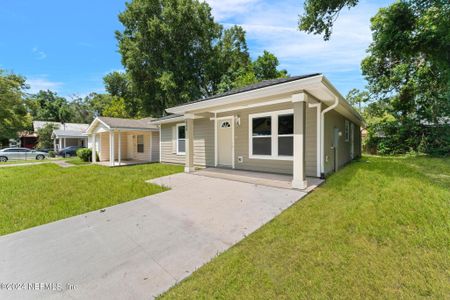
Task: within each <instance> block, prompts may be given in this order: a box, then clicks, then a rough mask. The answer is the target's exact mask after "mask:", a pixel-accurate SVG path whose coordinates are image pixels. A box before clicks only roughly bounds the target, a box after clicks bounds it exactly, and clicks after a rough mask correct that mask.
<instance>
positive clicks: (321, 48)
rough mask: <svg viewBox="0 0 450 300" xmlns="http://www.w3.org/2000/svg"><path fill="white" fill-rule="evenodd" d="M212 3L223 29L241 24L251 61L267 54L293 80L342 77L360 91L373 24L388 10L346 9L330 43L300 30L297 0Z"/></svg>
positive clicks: (368, 4) (365, 6) (368, 6)
mask: <svg viewBox="0 0 450 300" xmlns="http://www.w3.org/2000/svg"><path fill="white" fill-rule="evenodd" d="M208 3H210V5H211V6H212V7H213V14H214V16H215V17H216V19H219V21H221V22H222V24H224V25H225V26H231V25H234V24H238V25H241V26H242V27H243V28H244V29H245V30H246V32H247V41H248V43H249V49H250V52H251V55H252V57H254V58H255V57H256V56H258V55H260V54H261V53H262V52H263V50H268V51H270V52H272V53H274V54H275V55H276V56H277V57H278V58H279V60H280V66H281V67H282V68H285V69H287V70H288V72H289V73H290V74H292V75H297V74H306V73H310V72H313V73H315V72H321V73H325V74H326V75H329V74H334V75H335V76H334V77H338V76H339V75H338V74H340V73H342V75H344V74H345V76H348V77H349V78H350V77H351V78H352V80H353V81H356V83H355V85H356V86H360V85H362V83H363V78H362V76H361V72H360V63H361V60H362V59H363V58H364V57H365V55H366V49H367V48H368V46H369V44H370V42H371V40H372V37H371V31H370V18H371V17H372V16H374V15H375V14H376V12H377V11H378V8H379V7H380V6H386V3H380V2H376V3H373V2H368V1H364V0H362V1H361V2H360V3H359V4H358V5H357V6H356V7H354V8H352V9H351V10H347V9H344V10H343V11H342V12H341V13H340V16H339V18H338V19H337V21H336V22H335V25H334V28H333V34H332V36H331V39H330V40H329V41H324V40H323V38H322V36H318V35H313V34H307V33H305V32H300V31H299V30H298V29H297V28H298V15H299V14H301V13H302V10H303V5H302V3H301V2H300V1H298V0H286V1H283V2H280V1H277V2H275V1H258V0H225V1H220V0H217V1H216V0H209V1H208ZM350 72H351V74H350ZM342 92H345V91H342Z"/></svg>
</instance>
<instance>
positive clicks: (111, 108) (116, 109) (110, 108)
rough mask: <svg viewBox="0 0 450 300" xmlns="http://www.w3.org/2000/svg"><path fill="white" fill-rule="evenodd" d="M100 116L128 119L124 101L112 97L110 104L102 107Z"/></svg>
mask: <svg viewBox="0 0 450 300" xmlns="http://www.w3.org/2000/svg"><path fill="white" fill-rule="evenodd" d="M102 116H104V117H113V118H130V115H129V114H128V111H127V107H126V105H125V100H124V99H123V98H120V97H115V96H112V98H111V102H110V103H109V104H108V105H106V106H105V107H104V109H103V114H102Z"/></svg>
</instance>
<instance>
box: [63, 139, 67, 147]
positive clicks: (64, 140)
mask: <svg viewBox="0 0 450 300" xmlns="http://www.w3.org/2000/svg"><path fill="white" fill-rule="evenodd" d="M63 142H64V147H63V148H66V138H63Z"/></svg>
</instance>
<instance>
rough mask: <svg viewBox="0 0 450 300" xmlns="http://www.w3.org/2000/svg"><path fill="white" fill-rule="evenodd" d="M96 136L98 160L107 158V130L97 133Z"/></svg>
mask: <svg viewBox="0 0 450 300" xmlns="http://www.w3.org/2000/svg"><path fill="white" fill-rule="evenodd" d="M97 138H98V139H99V144H100V151H99V154H98V155H99V158H100V161H107V160H109V132H102V133H98V134H97Z"/></svg>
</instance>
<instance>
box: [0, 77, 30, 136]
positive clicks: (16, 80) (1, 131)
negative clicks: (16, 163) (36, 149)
mask: <svg viewBox="0 0 450 300" xmlns="http://www.w3.org/2000/svg"><path fill="white" fill-rule="evenodd" d="M25 88H26V85H25V78H23V77H21V76H18V75H15V74H6V73H5V71H3V70H1V69H0V141H2V140H8V139H12V138H16V137H17V133H18V132H19V131H21V130H23V129H25V128H26V127H27V125H28V124H29V122H30V119H29V117H28V116H27V110H26V107H25V105H24V102H23V90H24V89H25Z"/></svg>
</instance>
